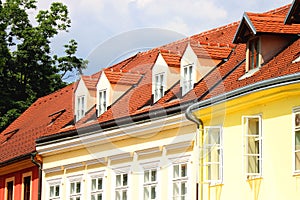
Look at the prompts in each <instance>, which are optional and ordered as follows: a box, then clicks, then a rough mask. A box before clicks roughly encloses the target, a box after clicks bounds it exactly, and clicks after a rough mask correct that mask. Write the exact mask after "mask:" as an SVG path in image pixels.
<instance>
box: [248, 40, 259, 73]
mask: <svg viewBox="0 0 300 200" xmlns="http://www.w3.org/2000/svg"><path fill="white" fill-rule="evenodd" d="M254 41H256V45H257V46H254V45H253V42H254ZM252 48H257V51H256V56H255V58H256V60H255V62H256V66H253V65H254V64H252V63H253V56H252V55H253V54H252V53H251V49H252ZM246 60H247V64H246V72H252V71H257V70H258V69H259V68H260V67H261V61H262V56H261V38H260V37H254V38H251V39H250V40H249V41H248V42H247V59H246ZM250 62H251V63H250Z"/></svg>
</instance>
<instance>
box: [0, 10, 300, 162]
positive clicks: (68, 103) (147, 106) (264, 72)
mask: <svg viewBox="0 0 300 200" xmlns="http://www.w3.org/2000/svg"><path fill="white" fill-rule="evenodd" d="M288 9H289V6H284V7H282V8H279V9H277V10H273V11H270V12H267V13H265V14H253V15H252V14H248V15H249V17H250V18H251V19H252V20H251V21H253V22H254V24H255V25H256V27H258V30H263V31H265V30H264V28H265V27H262V26H261V25H260V22H261V21H264V20H265V22H269V21H270V23H271V27H267V31H268V30H271V29H272V30H274V31H277V29H276V27H273V25H274V24H277V23H279V21H280V20H282V18H281V17H280V20H279V18H278V17H276V16H281V15H283V14H284V13H287V11H288ZM271 14H273V15H275V17H274V18H273V17H271V18H268V19H266V15H267V16H270V15H271ZM238 26H239V22H234V23H232V24H229V25H226V26H222V27H219V28H216V29H213V30H210V31H206V32H204V33H200V34H197V35H194V36H191V37H189V38H185V39H182V40H179V41H176V42H173V43H170V44H167V45H164V46H162V47H159V48H155V49H152V50H149V51H146V52H141V53H138V54H136V55H134V56H132V57H130V58H128V59H126V60H124V61H121V62H120V63H117V64H115V65H113V66H111V67H108V68H106V69H105V70H104V71H105V74H106V76H107V77H108V79H109V80H110V81H111V83H113V84H128V85H131V86H132V88H131V89H130V90H128V91H127V92H126V93H125V94H124V95H123V96H122V98H120V99H119V100H118V101H117V102H115V103H114V104H113V105H111V107H110V108H109V109H108V110H107V111H106V112H105V113H103V114H102V115H101V116H100V117H99V118H96V115H95V112H96V109H95V107H93V108H92V109H91V110H90V112H89V113H88V114H87V115H86V117H85V118H84V119H83V120H80V123H81V124H76V126H67V127H66V125H67V124H69V123H70V122H71V121H72V120H73V115H74V114H73V110H72V108H73V102H72V99H73V96H72V95H73V88H74V86H75V85H76V84H77V83H75V84H73V85H71V86H68V87H66V88H64V89H62V90H59V91H57V92H55V93H53V94H51V95H48V96H46V97H43V98H40V99H38V100H37V101H36V102H35V103H34V104H33V105H32V106H31V107H30V108H28V109H27V110H26V111H25V112H24V113H23V114H22V115H21V116H20V117H19V118H18V119H17V120H16V121H15V122H13V123H12V124H11V125H10V126H9V127H8V128H7V129H6V130H5V131H4V132H3V133H1V134H0V142H1V143H0V149H1V152H0V162H4V161H7V160H9V159H12V158H14V157H17V156H19V155H23V154H25V153H28V152H29V153H30V152H33V151H35V139H36V138H39V137H44V136H49V135H54V134H57V133H59V132H60V133H62V132H66V131H74V130H76V129H78V128H81V127H85V126H92V125H95V124H99V123H100V124H104V123H105V122H108V121H113V120H115V119H120V118H126V117H128V118H130V117H132V116H137V115H140V114H145V115H147V114H149V113H148V112H149V111H152V110H163V109H165V108H172V107H176V106H177V107H179V106H180V105H182V104H184V103H186V102H193V101H200V100H203V99H207V98H210V97H212V96H216V95H219V94H223V93H224V92H228V91H231V90H234V89H236V88H240V87H243V86H245V85H247V84H252V83H254V82H257V81H261V80H265V79H268V78H271V77H276V76H284V75H287V74H292V73H295V72H300V69H299V62H298V63H294V64H292V63H291V60H292V58H295V56H296V55H299V43H300V42H299V40H297V41H296V42H294V43H293V44H292V45H291V46H290V47H288V48H287V49H285V50H284V51H283V52H282V53H280V54H278V56H276V57H275V58H274V59H273V60H272V61H270V62H269V63H268V64H266V65H264V66H262V68H261V70H259V71H258V72H257V73H256V74H254V75H253V76H251V77H249V78H246V79H243V80H240V79H239V78H240V77H241V75H243V74H244V73H245V62H244V59H245V52H246V45H245V44H238V45H237V46H233V45H232V44H231V43H232V39H233V37H234V35H235V33H236V31H237V28H238ZM282 28H283V30H284V31H288V29H287V28H285V27H284V25H283V27H282ZM189 43H190V44H191V46H192V48H193V49H194V50H195V52H196V54H197V55H198V56H199V57H201V56H205V55H209V56H210V57H212V58H215V59H223V58H227V57H228V55H229V54H230V52H231V50H232V49H234V51H233V53H232V54H230V55H231V56H230V58H229V60H228V61H227V62H224V63H223V62H221V64H220V65H218V66H216V67H215V68H214V69H213V70H212V71H211V72H210V73H208V74H207V75H206V76H205V77H203V78H202V79H201V80H200V81H199V82H198V83H196V84H195V87H194V89H193V90H191V91H190V92H188V93H187V94H186V95H184V96H183V97H181V89H180V84H179V81H178V82H177V83H176V84H175V85H174V86H173V87H172V88H171V89H169V91H167V93H166V94H165V96H163V97H162V98H161V99H160V100H159V101H157V102H156V103H155V104H152V67H153V65H154V63H155V61H156V59H157V56H158V55H159V53H162V56H163V57H164V59H165V60H166V62H167V63H168V65H170V66H178V63H179V62H180V57H181V55H182V54H183V52H184V50H185V48H186V46H187V44H189ZM199 44H200V46H201V48H200V47H199ZM99 76H100V72H99V73H98V74H94V75H92V76H90V77H83V80H84V82H85V84H86V85H87V87H88V88H92V87H94V85H95V82H94V80H95V79H97V77H99ZM87 121H89V122H88V123H86V124H85V123H84V122H87ZM116 123H118V122H116ZM60 135H63V134H60ZM9 137H10V138H9ZM7 138H9V139H8V140H7ZM6 140H7V141H6Z"/></svg>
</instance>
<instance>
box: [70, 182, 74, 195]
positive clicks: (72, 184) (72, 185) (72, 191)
mask: <svg viewBox="0 0 300 200" xmlns="http://www.w3.org/2000/svg"><path fill="white" fill-rule="evenodd" d="M70 188H71V191H70V193H71V194H74V193H75V183H71V187H70Z"/></svg>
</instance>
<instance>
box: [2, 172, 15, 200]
mask: <svg viewBox="0 0 300 200" xmlns="http://www.w3.org/2000/svg"><path fill="white" fill-rule="evenodd" d="M9 182H13V191H12V200H14V199H15V177H10V178H6V179H5V195H4V196H5V198H4V199H7V198H8V196H7V192H8V189H7V184H8V183H9Z"/></svg>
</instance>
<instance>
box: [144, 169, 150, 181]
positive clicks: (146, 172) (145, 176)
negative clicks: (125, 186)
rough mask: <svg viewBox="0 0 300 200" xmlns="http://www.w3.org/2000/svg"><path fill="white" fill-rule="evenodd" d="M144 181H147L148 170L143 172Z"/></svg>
mask: <svg viewBox="0 0 300 200" xmlns="http://www.w3.org/2000/svg"><path fill="white" fill-rule="evenodd" d="M144 182H145V183H148V182H149V170H147V171H145V172H144Z"/></svg>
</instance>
